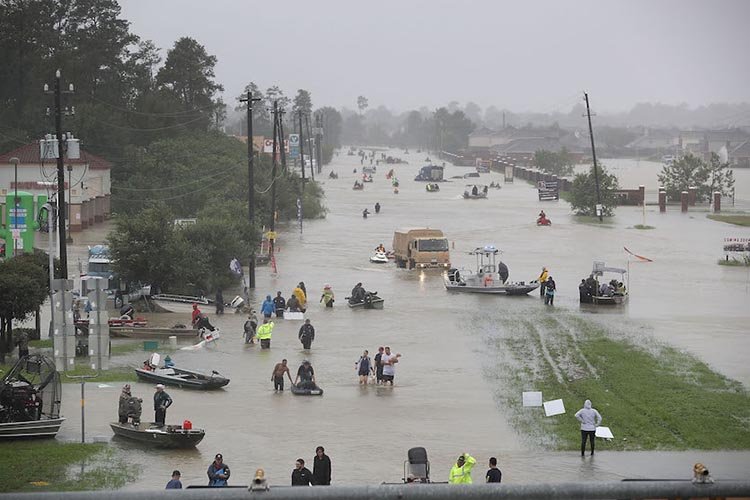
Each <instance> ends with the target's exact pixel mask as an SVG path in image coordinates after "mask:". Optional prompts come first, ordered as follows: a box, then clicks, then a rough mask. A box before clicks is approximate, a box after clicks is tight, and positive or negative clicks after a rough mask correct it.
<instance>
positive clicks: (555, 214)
mask: <svg viewBox="0 0 750 500" xmlns="http://www.w3.org/2000/svg"><path fill="white" fill-rule="evenodd" d="M401 153H402V152H401V151H390V152H389V154H391V155H394V156H398V157H402V158H404V159H407V160H408V161H409V164H408V165H395V166H391V165H381V166H379V167H378V169H377V173H376V174H375V176H374V177H375V182H373V183H371V184H366V186H365V189H364V191H353V190H352V189H351V186H352V184H353V182H354V179H355V178H358V177H359V175H360V174H354V173H353V172H352V170H353V169H354V168H357V170H358V172H361V165H360V161H359V157H356V156H346V152H345V150H344V152H343V153H342V154H341V155H340V156H338V157H335V158H334V162H333V164H332V166H330V167H326V168H324V171H323V174H322V175H320V176H316V178H318V179H322V183H323V187H324V189H325V193H326V200H325V203H326V205H327V207H328V208H329V210H330V213H329V214H328V216H327V217H326V218H325V219H322V220H316V221H307V220H306V221H305V225H304V232H303V233H302V234H301V235H300V233H299V229H298V228H297V226H296V225H295V224H288V225H286V226H285V227H282V230H281V232H280V236H279V238H280V239H279V242H278V244H279V248H280V251H279V253H278V255H277V262H278V270H279V272H278V274H276V275H273V274H271V270H270V268H268V267H262V268H259V270H258V277H257V288H256V290H255V291H254V296H253V297H252V299H253V303H254V304H256V305H257V306H259V305H260V302H262V300H263V298H264V297H265V295H266V294H272V295H275V292H276V291H277V290H279V291H281V292H282V293H283V295H284V296H286V297H288V296H289V295H290V294H291V291H292V289H293V288H294V286H295V285H296V284H297V283H298V282H299V281H304V282H305V284H306V286H307V290H308V294H309V297H310V300H311V304H310V308H309V312H308V315H307V317H309V318H310V319H311V321H312V324H313V325H314V326H315V328H316V338H315V342H314V343H313V346H312V350H311V352H310V353H309V354H308V353H305V352H304V351H303V350H302V348H301V344H300V343H299V341H298V340H297V330H298V329H299V326H300V323H299V322H292V321H279V322H277V326H276V330H275V332H274V337H273V342H272V349H271V350H270V351H261V350H260V349H259V348H258V347H257V346H246V345H244V344H243V342H242V324H243V322H244V317H241V316H239V315H233V314H227V315H224V316H220V317H215V316H213V311H205V312H208V313H209V314H210V315H211V319H212V322H214V323H215V324H216V325H218V326H219V327H220V328H221V331H222V335H223V336H222V338H221V340H220V341H219V342H218V343H217V345H216V346H214V347H211V348H209V349H206V350H202V351H197V352H184V351H178V352H175V353H173V354H172V357H173V359H174V360H175V361H176V362H177V363H179V364H181V365H184V366H187V367H192V368H199V369H204V370H211V369H216V370H219V371H220V372H221V373H222V374H223V375H225V376H227V377H230V378H231V383H230V385H229V386H228V387H227V388H226V389H225V390H221V391H216V392H210V393H197V392H189V391H186V390H180V389H174V388H168V389H167V391H168V392H169V393H170V394H171V396H172V398H173V399H174V401H175V403H174V405H173V406H172V408H170V409H169V411H168V414H167V416H168V421H171V422H182V420H184V419H189V420H191V421H192V422H193V424H194V426H196V427H201V428H205V429H206V438H205V440H204V441H203V442H202V443H201V444H200V445H199V447H198V448H197V449H196V450H190V451H153V450H147V451H146V450H144V449H139V448H137V447H136V446H134V445H132V444H131V443H128V442H120V441H113V443H114V445H115V446H116V449H117V450H118V453H117V454H118V456H121V457H123V459H124V460H125V461H126V462H127V463H129V464H132V466H138V467H140V468H141V471H142V472H141V479H140V480H139V481H138V482H136V483H133V484H130V485H128V486H127V488H131V489H153V488H163V487H164V484H165V483H166V482H167V480H168V479H169V476H170V474H171V471H172V470H173V469H175V468H176V469H180V470H181V471H182V474H183V476H182V480H183V483H184V484H205V483H206V482H207V478H206V468H207V467H208V465H209V464H210V462H211V460H212V459H213V456H214V454H215V453H222V454H223V455H224V459H225V462H226V463H227V464H229V466H230V467H231V469H232V479H231V481H230V483H232V484H248V482H249V480H250V478H251V474H252V473H253V472H254V471H255V469H256V468H257V467H264V468H265V469H266V474H267V476H268V477H270V483H271V484H288V481H289V475H290V473H291V470H292V468H293V466H294V461H295V459H296V458H298V457H302V458H304V459H305V460H307V461H308V463H309V464H311V463H312V457H313V455H314V451H315V447H316V446H317V445H323V446H325V448H326V452H327V453H328V454H329V455H330V456H331V458H332V460H333V481H334V483H337V484H365V483H366V484H376V483H380V482H382V481H387V482H394V481H395V482H398V481H400V480H401V478H402V476H403V462H404V460H406V451H407V449H408V448H410V447H413V446H424V447H426V448H427V450H428V455H429V458H430V461H431V463H432V476H433V479H434V480H447V476H448V471H449V469H450V467H451V465H452V463H453V461H454V460H455V458H456V457H457V456H458V455H459V454H460V453H463V452H464V451H466V452H469V453H471V454H472V455H473V456H474V457H476V458H477V460H478V464H477V466H476V469H475V472H474V478H475V481H477V480H479V481H481V480H482V478H483V477H484V471H485V470H486V462H487V459H488V458H489V457H490V456H496V457H498V460H499V463H500V468H501V469H502V470H503V480H504V481H509V482H527V483H528V482H536V481H539V479H540V477H541V478H544V480H548V481H576V480H605V479H607V480H613V479H615V480H616V479H620V478H623V477H659V478H687V477H688V474H689V471H690V468H691V467H692V464H693V463H695V462H696V461H702V462H704V463H707V464H710V465H709V466H710V468H711V470H712V474H713V475H714V478H717V477H719V478H721V477H734V478H742V477H747V475H748V473H750V465H748V464H750V452H739V453H725V452H711V453H706V452H699V453H691V452H608V451H606V448H605V447H601V448H599V450H598V451H599V453H598V454H597V455H598V456H597V457H596V459H595V460H585V461H581V460H580V458H579V457H578V456H577V453H575V452H572V453H558V452H550V451H548V450H545V449H539V448H536V447H533V446H531V445H529V444H528V443H526V442H525V440H524V438H523V436H521V435H519V434H517V433H516V432H515V431H514V430H513V429H512V428H511V427H510V426H509V424H508V422H507V421H506V417H505V414H504V411H503V408H501V407H499V406H498V404H497V403H496V401H495V400H494V399H493V385H494V384H496V383H497V381H494V380H491V379H489V378H488V377H487V376H486V375H485V373H486V370H485V369H486V368H487V366H488V364H491V363H492V362H493V360H491V359H488V356H487V355H486V354H485V353H486V352H487V351H488V349H487V342H488V341H489V338H490V336H491V335H490V334H491V331H490V330H491V328H492V324H493V323H495V324H499V323H501V322H503V320H504V318H505V317H506V316H507V315H508V314H509V313H514V314H525V315H529V316H531V317H533V316H534V315H536V314H539V313H540V312H541V311H542V310H543V309H544V305H543V304H542V303H541V302H539V298H538V296H537V295H536V294H532V296H530V297H517V298H513V297H478V296H473V295H451V294H449V293H447V292H446V291H445V289H444V287H443V285H442V278H441V276H440V274H439V273H436V272H417V271H406V270H400V269H396V268H395V266H393V264H387V265H377V264H371V263H369V262H368V258H369V256H370V254H371V251H372V249H373V248H375V246H377V245H378V244H379V243H383V244H385V246H386V247H388V248H389V247H390V246H391V245H390V244H391V240H392V236H393V231H394V230H395V229H398V228H403V227H431V228H438V229H442V230H443V231H444V233H445V234H446V236H447V237H448V238H449V240H450V241H451V242H452V244H454V245H455V247H454V248H453V249H452V261H453V263H454V265H456V266H457V267H461V266H465V267H469V268H471V267H473V265H474V260H473V259H474V258H473V257H472V256H469V255H467V254H466V252H468V251H469V250H471V249H473V248H475V247H477V246H481V245H485V244H495V245H496V246H497V247H499V248H500V249H502V250H503V251H504V254H503V256H502V260H503V261H504V262H505V263H506V264H507V265H508V267H509V269H510V278H511V279H512V280H531V279H534V278H536V276H538V274H539V271H540V269H541V267H542V266H543V265H544V266H547V267H548V268H549V269H550V273H551V275H552V276H553V277H554V278H555V280H556V282H557V284H558V295H557V297H556V299H555V307H556V308H557V309H561V310H565V311H567V312H571V313H574V314H581V315H586V316H587V317H593V316H591V313H590V312H587V311H585V310H584V311H581V310H580V308H579V305H578V295H577V293H578V291H577V285H578V283H579V281H580V279H581V278H583V277H585V276H587V275H588V273H589V272H590V269H591V266H592V261H594V260H603V261H606V263H607V264H608V265H610V266H620V267H626V266H627V255H626V254H625V253H624V251H623V246H627V247H628V248H630V249H631V250H633V251H634V252H636V253H639V254H641V255H645V256H648V257H651V258H653V259H654V262H653V263H649V264H642V263H637V264H636V263H632V264H631V266H630V269H631V273H630V275H631V276H630V283H629V289H630V291H631V302H630V304H629V305H628V306H627V308H626V309H625V310H623V311H620V312H618V313H613V314H596V316H595V317H596V319H597V320H598V321H601V322H603V323H605V324H608V325H610V326H612V327H613V328H618V329H621V330H623V331H624V333H626V334H630V335H632V336H635V337H636V338H637V337H638V336H647V337H653V338H656V339H657V340H660V341H664V342H667V343H669V344H671V345H674V346H676V347H678V348H681V349H685V350H687V351H689V352H691V353H693V354H695V355H696V356H698V357H699V358H700V359H702V360H704V361H706V362H708V363H709V364H710V365H711V366H712V367H713V368H715V369H717V370H718V371H720V372H721V373H724V374H725V375H727V376H730V377H732V378H735V379H737V380H740V381H742V382H743V383H744V384H745V386H748V385H750V366H748V364H747V363H746V355H747V353H748V352H750V337H748V336H747V318H748V314H747V304H748V303H749V299H750V281H748V275H747V272H746V271H744V270H739V269H735V268H724V267H720V266H717V265H716V264H715V261H716V259H717V258H718V257H719V256H720V255H721V245H722V240H723V238H724V237H728V236H735V235H736V236H745V237H747V236H748V235H749V234H748V233H750V231H749V230H748V229H747V228H744V229H743V228H734V227H732V226H727V225H723V224H718V223H715V222H712V221H709V220H706V219H705V216H704V215H705V214H704V213H695V214H692V215H688V216H685V215H682V214H680V213H678V212H670V213H667V214H664V215H660V214H658V212H657V211H656V210H658V209H657V208H656V207H648V212H647V216H646V217H647V219H646V223H647V224H650V225H653V226H656V229H654V230H650V231H638V230H635V229H632V228H631V227H632V226H633V225H634V224H639V223H641V220H642V213H641V211H640V210H639V209H637V208H620V209H618V211H617V217H616V218H614V220H612V221H609V222H608V223H607V224H605V225H604V227H599V225H598V224H596V223H591V224H586V223H580V222H578V221H575V220H574V218H572V217H571V216H570V211H569V208H568V204H567V203H565V202H544V203H543V202H539V201H538V200H537V197H536V191H535V189H533V187H532V186H530V185H529V184H527V183H525V182H524V181H521V180H517V181H516V183H514V184H505V185H503V187H502V189H501V190H490V192H489V198H488V199H487V200H464V199H463V198H462V196H461V194H462V193H463V190H464V184H465V182H464V181H463V180H462V179H450V180H451V182H446V183H443V184H441V190H440V192H437V193H428V192H426V191H425V184H424V183H418V182H414V181H413V180H412V179H413V177H414V175H415V174H416V171H417V170H418V169H419V167H420V166H422V165H423V164H424V162H423V160H424V156H425V155H424V154H416V153H413V154H411V155H403V154H401ZM642 163H643V162H642ZM390 168H394V170H395V171H396V175H397V177H398V178H399V180H400V183H401V185H400V188H399V189H400V192H399V194H397V195H396V194H393V192H392V188H391V184H390V181H388V180H386V179H385V174H386V172H387V171H388V170H389V169H390ZM330 170H334V171H336V172H337V173H338V174H339V179H337V180H330V179H328V178H327V174H328V172H329V171H330ZM470 170H472V169H470V168H466V167H453V166H448V167H447V168H446V178H450V177H452V176H455V175H462V174H463V173H465V172H468V171H470ZM475 180H476V179H475ZM491 180H495V181H500V182H502V177H501V176H500V175H498V174H494V173H493V174H484V175H483V176H482V178H481V182H482V183H486V184H489V183H490V181H491ZM376 202H379V203H380V204H381V205H382V207H383V208H382V211H381V213H380V214H379V215H374V214H373V215H371V216H370V217H369V218H368V219H366V220H365V219H363V218H362V215H361V214H362V210H363V209H365V208H369V210H370V211H371V212H374V209H373V205H374V204H375V203H376ZM541 208H544V210H545V211H546V212H547V214H548V216H549V217H550V218H551V219H552V221H553V226H551V227H537V226H536V225H535V224H534V220H535V217H536V214H537V213H538V212H539V210H540V209H541ZM84 238H85V239H83V238H81V239H79V240H77V241H76V244H77V248H78V252H79V254H80V253H84V252H85V243H86V240H88V241H90V242H91V243H95V242H101V241H102V239H103V235H101V234H99V235H97V233H96V232H95V231H89V232H87V233H85V236H84ZM96 238H99V240H98V241H94V240H96ZM71 261H73V262H74V259H71ZM358 281H361V282H363V283H364V286H365V287H366V288H367V289H368V290H377V291H378V292H380V294H381V296H382V297H384V298H385V301H386V302H385V309H384V310H383V311H352V310H350V309H349V308H347V307H346V304H345V301H344V297H345V296H347V295H348V293H349V291H350V290H351V288H352V286H353V285H354V284H355V283H356V282H358ZM324 283H330V284H331V285H332V286H333V289H334V291H335V293H336V297H337V303H336V307H335V308H334V309H333V310H330V309H329V310H327V309H325V308H323V307H322V306H321V305H320V304H318V303H317V300H318V298H319V297H320V292H321V290H322V287H323V284H324ZM224 295H225V298H228V299H229V298H231V297H229V295H230V293H229V292H225V294H224ZM477 317H481V318H483V319H485V318H486V319H489V320H490V321H481V322H475V321H473V320H474V319H476V318H477ZM150 320H151V321H152V322H153V323H160V324H163V325H167V326H171V324H174V323H186V322H187V321H188V320H189V319H188V318H185V317H181V316H179V315H172V314H162V315H152V316H150ZM477 324H482V325H489V326H486V328H488V331H478V330H476V329H475V326H476V325H477ZM384 345H390V346H391V347H392V349H393V351H394V352H398V353H401V354H402V355H403V357H402V358H401V362H400V363H399V364H398V365H397V367H396V386H395V387H393V388H391V387H376V386H367V387H361V386H359V385H358V384H357V381H356V373H355V371H354V363H355V361H356V360H357V359H358V357H359V356H360V355H361V353H362V351H363V349H369V351H370V355H371V356H374V354H375V352H376V350H377V347H378V346H384ZM145 356H146V355H145V354H144V353H143V352H138V353H133V354H130V355H127V356H125V357H122V358H119V359H118V360H117V362H120V363H124V364H131V365H132V366H135V365H139V364H140V363H141V362H142V361H143V359H144V358H145ZM282 358H287V359H288V360H289V365H290V367H291V369H292V371H293V372H296V368H297V366H299V364H300V362H301V361H302V359H304V358H308V359H310V360H311V362H312V364H313V366H314V367H315V371H316V376H317V379H318V381H319V383H320V385H321V386H322V387H323V388H324V389H325V395H324V396H323V397H319V398H313V397H295V396H293V395H292V394H290V393H289V392H288V391H285V392H284V393H283V394H275V393H274V392H273V388H272V385H271V382H270V375H271V370H272V368H273V365H274V364H275V363H276V362H278V361H280V360H281V359H282ZM113 361H114V360H113ZM106 385H109V386H110V387H99V386H98V384H96V383H90V384H88V385H87V388H88V389H87V399H88V406H87V414H86V422H87V433H88V435H89V436H100V437H102V438H104V439H109V437H110V436H111V431H110V430H109V427H108V422H109V421H111V420H114V419H116V408H117V398H118V394H119V389H120V384H106ZM78 391H79V387H78V386H77V385H73V384H66V385H65V390H64V392H65V398H64V403H63V407H64V408H63V410H64V415H65V416H66V417H67V418H68V421H67V422H66V424H65V425H64V427H63V429H62V431H61V433H60V438H61V439H65V440H76V439H79V438H80V434H79V433H80V420H78V419H79V414H80V410H79V407H78ZM133 393H134V394H136V395H139V396H141V397H143V399H144V409H145V411H144V417H147V418H144V420H147V419H148V418H150V417H151V416H152V413H151V412H150V408H151V397H152V394H153V388H152V387H151V386H150V385H147V384H134V385H133ZM519 398H520V394H519ZM581 403H582V401H581V402H578V401H570V402H566V406H567V407H568V409H569V412H568V414H567V415H565V416H563V417H558V418H567V419H569V420H570V425H571V426H576V425H577V424H576V421H575V419H574V418H573V416H572V411H571V410H573V411H574V410H575V409H577V408H578V407H579V405H580V404H581ZM594 404H596V402H594ZM606 417H607V416H606V414H604V418H605V420H606ZM613 431H615V433H616V430H614V429H613ZM309 466H310V468H312V466H311V465H309ZM714 471H716V472H714Z"/></svg>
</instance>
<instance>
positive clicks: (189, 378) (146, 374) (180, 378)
mask: <svg viewBox="0 0 750 500" xmlns="http://www.w3.org/2000/svg"><path fill="white" fill-rule="evenodd" d="M159 361H160V356H159V354H158V353H153V354H152V355H151V357H150V358H149V365H150V366H151V367H153V369H152V370H146V369H144V368H136V370H135V374H136V375H137V376H138V378H139V379H141V380H145V381H146V382H155V383H157V384H164V385H173V386H176V387H181V388H184V389H203V390H210V389H219V388H221V387H224V386H225V385H227V384H228V383H229V379H228V378H226V377H222V376H221V374H219V372H217V371H215V370H212V371H211V374H210V375H208V374H205V373H203V372H199V371H194V370H187V369H185V368H178V367H176V366H169V367H164V368H159V367H158V366H159Z"/></svg>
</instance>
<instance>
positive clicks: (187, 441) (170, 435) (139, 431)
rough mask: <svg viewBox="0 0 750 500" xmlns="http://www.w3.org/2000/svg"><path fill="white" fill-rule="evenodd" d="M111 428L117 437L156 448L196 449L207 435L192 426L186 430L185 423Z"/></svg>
mask: <svg viewBox="0 0 750 500" xmlns="http://www.w3.org/2000/svg"><path fill="white" fill-rule="evenodd" d="M109 426H110V427H111V428H112V432H114V433H115V436H119V437H122V438H125V439H130V440H131V441H137V442H139V443H144V444H147V445H150V446H154V447H156V448H195V447H196V446H197V445H198V443H200V442H201V441H203V438H204V436H205V435H206V431H204V430H203V429H193V428H192V426H188V427H189V428H185V425H184V423H183V425H165V426H164V427H157V426H155V425H154V424H146V423H138V424H133V423H130V422H128V423H125V424H121V423H119V422H111V423H110V424H109Z"/></svg>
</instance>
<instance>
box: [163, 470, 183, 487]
mask: <svg viewBox="0 0 750 500" xmlns="http://www.w3.org/2000/svg"><path fill="white" fill-rule="evenodd" d="M166 489H168V490H181V489H182V481H180V471H178V470H176V471H174V472H172V479H170V480H169V482H168V483H167V487H166Z"/></svg>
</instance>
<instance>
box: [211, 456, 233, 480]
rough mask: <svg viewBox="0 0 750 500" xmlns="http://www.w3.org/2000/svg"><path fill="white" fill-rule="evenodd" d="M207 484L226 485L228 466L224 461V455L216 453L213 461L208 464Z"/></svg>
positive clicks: (228, 473) (228, 472)
mask: <svg viewBox="0 0 750 500" xmlns="http://www.w3.org/2000/svg"><path fill="white" fill-rule="evenodd" d="M207 474H208V485H209V486H215V487H217V486H226V485H227V481H228V480H229V475H230V474H231V472H230V471H229V466H228V465H227V464H225V463H224V457H223V456H222V454H221V453H217V454H216V456H215V457H214V461H213V462H212V463H211V465H209V466H208V471H207Z"/></svg>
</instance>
